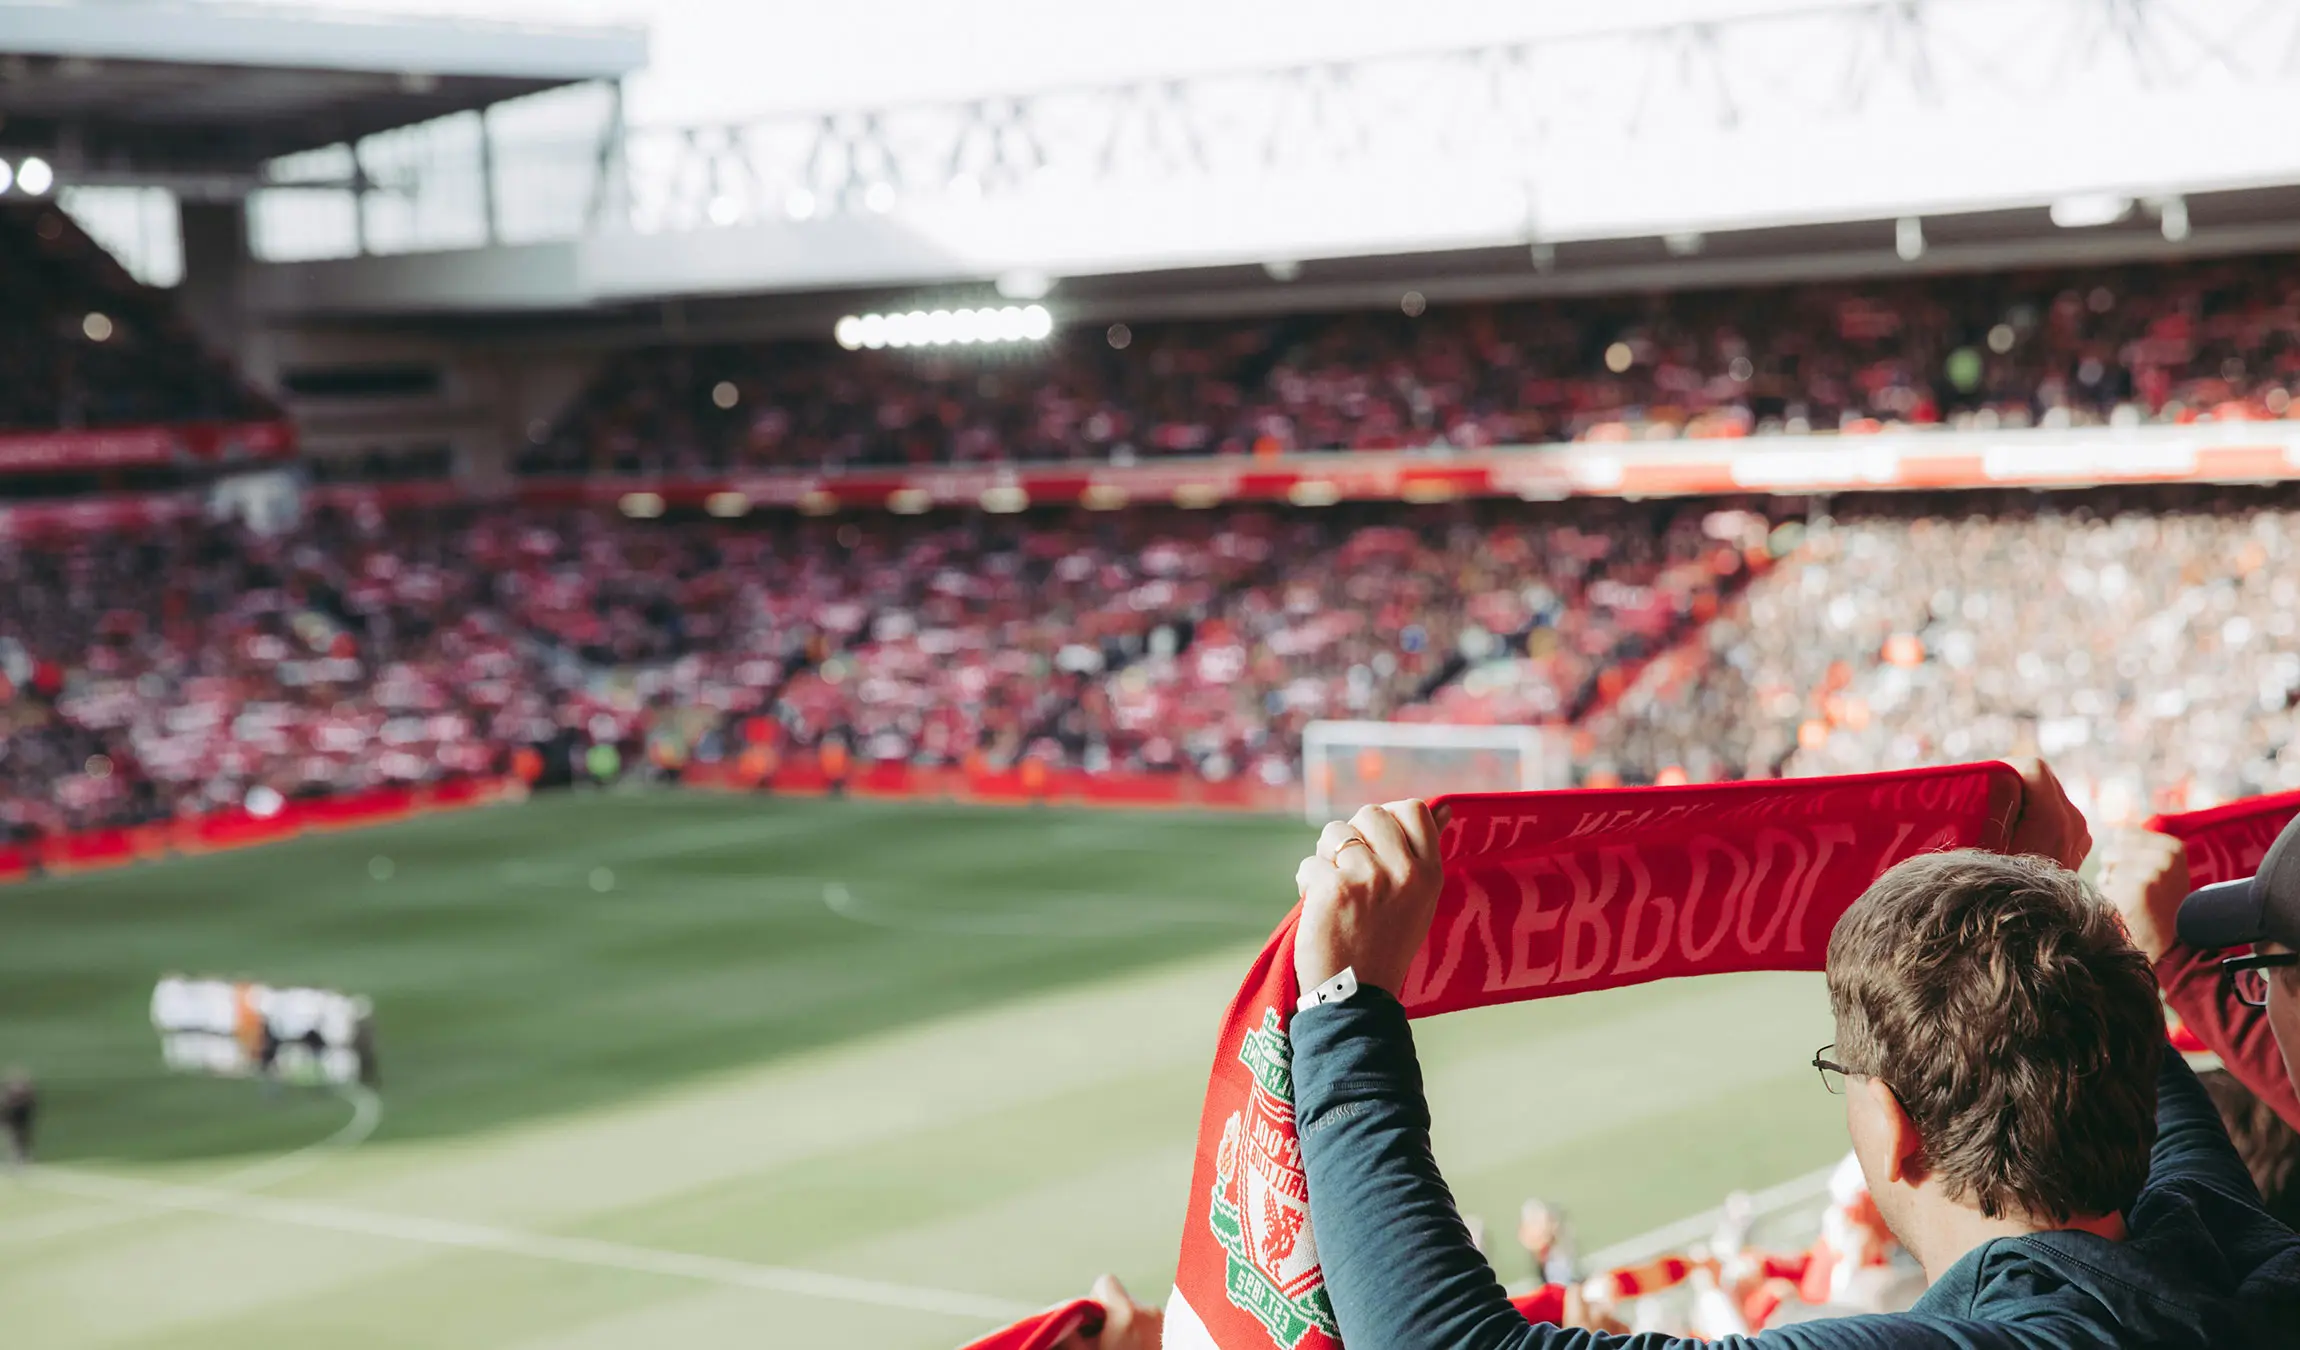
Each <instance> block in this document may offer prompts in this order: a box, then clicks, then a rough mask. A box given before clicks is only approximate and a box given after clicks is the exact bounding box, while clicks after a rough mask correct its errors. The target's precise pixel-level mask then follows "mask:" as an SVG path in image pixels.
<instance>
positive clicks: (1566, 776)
mask: <svg viewBox="0 0 2300 1350" xmlns="http://www.w3.org/2000/svg"><path fill="white" fill-rule="evenodd" d="M1570 771H1571V764H1570V756H1569V755H1568V753H1567V750H1566V743H1565V738H1564V734H1563V733H1562V732H1560V731H1559V730H1558V729H1556V728H1554V727H1518V726H1507V727H1497V726H1482V727H1480V726H1446V725H1439V724H1435V723H1429V722H1312V723H1310V724H1309V725H1308V726H1306V727H1304V728H1302V809H1303V814H1305V815H1306V816H1307V817H1308V818H1309V821H1310V823H1311V824H1312V825H1323V824H1325V823H1326V822H1327V821H1329V820H1340V819H1343V818H1345V817H1347V816H1348V815H1349V814H1350V813H1351V812H1352V811H1355V810H1357V809H1358V808H1359V807H1361V806H1364V805H1367V804H1368V803H1375V802H1388V801H1396V800H1398V799H1399V798H1401V797H1435V796H1437V795H1439V794H1440V793H1446V792H1524V791H1532V790H1535V789H1539V788H1553V787H1564V786H1567V785H1568V784H1569V783H1570V782H1571V772H1570Z"/></svg>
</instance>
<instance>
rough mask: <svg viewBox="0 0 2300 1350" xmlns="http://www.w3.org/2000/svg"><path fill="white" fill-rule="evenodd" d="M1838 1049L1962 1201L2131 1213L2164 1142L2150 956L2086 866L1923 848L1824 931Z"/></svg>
mask: <svg viewBox="0 0 2300 1350" xmlns="http://www.w3.org/2000/svg"><path fill="white" fill-rule="evenodd" d="M1829 1004H1830V1006H1831V1008H1832V1009H1833V1010H1834V1011H1835V1012H1836V1015H1837V1056H1836V1057H1837V1058H1838V1059H1839V1060H1840V1061H1841V1062H1842V1063H1844V1064H1845V1065H1846V1066H1847V1067H1848V1068H1850V1069H1852V1070H1854V1071H1855V1072H1858V1073H1863V1074H1868V1075H1871V1076H1873V1077H1875V1078H1877V1079H1879V1080H1880V1081H1882V1082H1883V1083H1884V1084H1885V1085H1886V1086H1887V1087H1889V1088H1891V1089H1892V1091H1893V1095H1894V1096H1895V1097H1896V1098H1898V1099H1899V1100H1900V1103H1901V1109H1902V1110H1904V1111H1906V1112H1907V1113H1908V1115H1909V1119H1910V1120H1911V1121H1913V1122H1914V1123H1915V1124H1916V1127H1917V1133H1918V1137H1919V1138H1920V1139H1921V1140H1922V1141H1923V1154H1922V1159H1921V1161H1922V1163H1923V1165H1924V1166H1925V1167H1926V1168H1927V1169H1928V1170H1930V1171H1932V1172H1933V1173H1935V1174H1936V1175H1938V1176H1939V1177H1940V1178H1941V1181H1942V1183H1943V1184H1944V1186H1945V1188H1946V1190H1947V1193H1948V1195H1949V1196H1950V1198H1952V1199H1955V1200H1957V1201H1960V1202H1962V1203H1965V1204H1969V1205H1972V1206H1973V1207H1975V1208H1977V1209H1979V1210H1980V1212H1981V1213H1983V1214H1985V1215H1988V1216H1989V1217H1990V1218H1997V1217H2001V1216H2008V1215H2009V1216H2015V1217H2021V1218H2028V1219H2033V1220H2041V1221H2049V1222H2066V1221H2067V1220H2069V1219H2071V1218H2075V1217H2078V1216H2091V1215H2100V1214H2111V1213H2117V1212H2120V1211H2122V1210H2125V1209H2128V1208H2130V1207H2131V1205H2132V1202H2133V1201H2134V1199H2135V1198H2137V1197H2138V1196H2139V1194H2140V1187H2141V1184H2142V1183H2143V1182H2144V1181H2146V1180H2147V1177H2148V1158H2149V1150H2150V1148H2151V1147H2153V1146H2154V1144H2155V1142H2156V1073H2157V1068H2158V1064H2159V1057H2160V1056H2162V1055H2163V1054H2164V1014H2163V1011H2162V1009H2161V1008H2160V1006H2159V1005H2158V1003H2157V994H2156V979H2155V976H2154V975H2153V974H2152V973H2151V972H2150V970H2149V966H2148V959H2147V958H2146V957H2144V956H2142V955H2141V954H2140V952H2139V951H2137V950H2135V949H2134V947H2133V945H2132V943H2131V942H2130V941H2128V940H2127V939H2126V937H2125V934H2124V927H2123V925H2122V924H2120V923H2119V922H2118V921H2117V919H2116V916H2115V913H2114V911H2113V910H2111V909H2110V908H2109V907H2108V906H2107V905H2106V904H2105V903H2103V902H2102V901H2101V900H2099V899H2098V898H2097V897H2095V896H2094V895H2093V894H2092V893H2091V892H2090V891H2089V890H2087V889H2086V887H2085V885H2084V883H2083V882H2082V881H2080V880H2079V879H2078V878H2077V876H2076V874H2075V873H2073V872H2070V871H2068V870H2066V869H2064V868H2061V867H2058V866H2056V865H2054V864H2053V863H2050V862H2047V861H2045V860H2044V859H2042V858H2012V857H2004V856H2001V855H1998V854H1994V853H1979V852H1974V851H1971V850H1965V851H1960V852H1954V853H1934V854H1928V855H1925V856H1923V857H1918V858H1911V859H1909V860H1908V861H1907V862H1904V863H1902V864H1900V865H1899V866H1898V867H1895V868H1893V869H1892V870H1891V871H1889V872H1887V873H1885V874H1884V875H1883V876H1881V877H1879V878H1877V881H1876V884H1874V885H1872V886H1871V887H1869V889H1868V892H1867V893H1866V894H1864V895H1863V896H1862V897H1861V898H1860V899H1859V900H1858V901H1856V902H1855V903H1854V905H1853V907H1852V908H1851V909H1850V910H1848V911H1846V913H1845V917H1844V918H1843V919H1842V920H1841V921H1839V922H1838V924H1837V930H1836V932H1835V933H1833V934H1832V935H1831V936H1830V938H1829Z"/></svg>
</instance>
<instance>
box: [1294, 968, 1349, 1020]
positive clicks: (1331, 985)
mask: <svg viewBox="0 0 2300 1350" xmlns="http://www.w3.org/2000/svg"><path fill="white" fill-rule="evenodd" d="M1357 992H1358V972H1357V969H1356V968H1355V967H1344V968H1343V970H1342V973H1341V974H1339V975H1336V976H1335V977H1334V978H1332V979H1330V980H1328V981H1326V982H1325V983H1324V984H1321V985H1319V986H1318V987H1317V988H1315V989H1312V990H1311V991H1310V992H1308V993H1306V994H1304V995H1302V1001H1301V1002H1299V1003H1297V1004H1295V1005H1294V1011H1295V1012H1301V1011H1302V1010H1303V1009H1305V1008H1315V1007H1317V1006H1318V1005H1319V1004H1321V1003H1340V1002H1341V1001H1342V1000H1344V999H1346V998H1349V997H1350V996H1351V995H1353V994H1355V993H1357Z"/></svg>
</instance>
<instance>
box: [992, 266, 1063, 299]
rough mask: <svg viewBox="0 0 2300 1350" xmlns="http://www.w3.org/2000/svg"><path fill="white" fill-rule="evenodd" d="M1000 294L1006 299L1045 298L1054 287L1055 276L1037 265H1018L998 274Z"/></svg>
mask: <svg viewBox="0 0 2300 1350" xmlns="http://www.w3.org/2000/svg"><path fill="white" fill-rule="evenodd" d="M996 284H997V286H998V294H999V296H1000V298H1002V299H1006V300H1044V299H1045V298H1046V293H1047V292H1048V291H1051V290H1053V289H1054V278H1053V277H1050V276H1048V275H1047V274H1046V273H1044V272H1041V271H1039V270H1038V269H1037V268H1035V267H1016V268H1011V269H1009V270H1007V271H1004V272H1001V273H999V274H998V281H997V283H996Z"/></svg>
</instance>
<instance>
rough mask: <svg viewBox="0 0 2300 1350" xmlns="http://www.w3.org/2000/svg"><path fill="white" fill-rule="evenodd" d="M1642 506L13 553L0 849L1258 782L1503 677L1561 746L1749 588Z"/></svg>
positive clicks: (1274, 779) (170, 531)
mask: <svg viewBox="0 0 2300 1350" xmlns="http://www.w3.org/2000/svg"><path fill="white" fill-rule="evenodd" d="M1715 514H1716V513H1714V512H1707V511H1696V512H1690V513H1677V512H1671V511H1663V510H1656V509H1652V508H1645V507H1634V506H1630V505H1626V504H1578V505H1572V506H1568V505H1564V504H1560V505H1554V506H1547V507H1533V508H1529V507H1524V506H1516V505H1513V506H1511V507H1509V508H1507V509H1504V508H1502V507H1500V506H1497V505H1492V504H1486V505H1469V504H1455V505H1452V506H1448V507H1442V508H1431V507H1422V508H1412V507H1398V506H1387V507H1382V506H1369V507H1362V508H1359V507H1343V508H1337V509H1334V510H1331V511H1325V512H1308V511H1285V512H1278V511H1266V510H1260V509H1250V508H1249V509H1238V510H1231V511H1184V510H1179V509H1165V510H1138V511H1127V512H1118V513H1089V512H1077V513H1070V514H1063V513H1037V514H1033V515H1031V516H1027V517H1007V516H993V515H981V514H968V515H965V516H941V517H920V518H903V517H877V518H874V519H870V520H867V521H866V520H851V519H850V520H827V519H815V520H799V521H775V522H751V523H732V522H716V521H713V522H708V523H706V522H703V521H672V522H642V521H631V520H625V519H622V518H620V517H616V516H608V515H603V514H599V513H595V512H588V511H564V512H559V511H549V510H541V509H534V510H528V509H513V508H494V509H476V508H461V509H456V510H448V511H433V512H401V513H391V514H386V513H383V512H381V511H377V510H372V509H370V510H364V511H354V512H348V513H346V512H340V511H333V510H328V511H320V512H315V513H313V514H311V515H309V516H307V517H306V518H304V519H303V520H302V521H301V522H300V523H298V524H296V525H295V526H294V527H293V528H291V529H288V530H286V531H285V532H282V533H276V534H272V535H264V534H259V533H257V532H254V531H252V530H250V529H247V528H245V527H244V526H242V525H239V524H237V523H230V522H224V523H199V524H179V525H173V526H163V527H156V528H154V529H152V530H150V531H147V532H146V533H145V534H143V535H142V536H140V537H137V538H134V539H128V540H121V539H118V538H115V537H106V536H100V535H81V536H67V537H58V538H50V539H45V540H27V541H19V542H16V543H12V544H0V596H4V598H0V619H4V622H0V829H5V830H7V831H8V832H9V833H13V834H27V833H46V832H55V831H61V830H68V829H76V828H85V827H89V826H94V825H103V824H118V823H132V822H141V821H147V820H153V819H160V818H166V817H172V816H177V815H182V814H189V813H195V812H207V811H215V810H224V809H230V808H234V807H237V806H240V805H242V804H244V803H245V802H247V801H249V800H250V794H251V793H255V792H257V791H258V790H259V789H260V790H262V791H263V792H265V793H269V794H274V795H273V799H274V800H282V799H286V798H292V797H297V796H304V795H315V794H324V793H334V792H343V791H347V790H354V789H359V788H365V787H372V786H378V785H385V784H400V783H419V782H427V781H432V780H434V779H438V778H441V777H448V776H455V775H464V774H483V773H494V772H503V771H505V770H506V769H507V767H508V766H509V765H510V764H511V763H512V760H513V757H514V756H515V755H517V754H518V753H519V752H521V751H522V750H525V751H533V752H536V753H538V754H541V753H545V752H549V753H551V754H554V755H556V756H557V758H558V761H559V762H561V763H578V764H589V763H597V762H599V761H594V760H592V759H591V758H590V757H589V754H588V752H589V750H590V749H592V748H594V747H606V748H608V749H610V750H611V751H612V757H611V758H610V759H609V760H607V761H605V763H608V764H614V765H620V764H624V763H628V764H631V765H633V766H635V767H644V768H645V769H647V770H649V771H660V772H669V773H676V772H678V771H679V770H681V769H682V768H683V767H684V766H685V765H686V764H688V763H690V762H692V761H694V760H696V759H698V758H700V759H706V760H708V759H726V758H732V757H734V756H736V755H738V754H740V753H742V752H743V751H744V750H746V749H750V748H753V747H763V748H764V749H765V750H766V751H767V752H768V753H770V754H772V755H776V756H780V755H784V754H788V753H790V752H792V751H794V750H796V751H813V752H822V753H825V754H830V755H836V756H837V757H838V758H839V759H840V760H841V761H844V762H850V763H857V764H860V763H867V762H871V761H898V762H903V763H910V764H920V765H941V766H987V767H994V768H995V767H1008V766H1013V765H1016V764H1019V763H1022V762H1024V761H1026V760H1036V761H1038V762H1040V763H1042V764H1045V765H1047V766H1049V767H1061V768H1079V769H1084V770H1087V771H1089V772H1097V771H1106V770H1110V769H1123V770H1130V771H1135V772H1182V773H1191V774H1196V775H1198V776H1201V777H1205V778H1209V779H1225V778H1230V777H1233V776H1236V775H1241V774H1253V775H1256V776H1257V777H1258V778H1259V780H1260V781H1262V782H1265V783H1270V784H1276V785H1282V784H1286V783H1289V782H1292V781H1293V778H1294V775H1295V774H1296V773H1297V772H1298V760H1299V753H1300V730H1301V727H1302V725H1303V724H1304V723H1305V722H1307V721H1309V720H1311V719H1314V718H1320V717H1352V718H1382V717H1388V716H1392V715H1398V714H1401V713H1403V712H1407V711H1410V710H1411V707H1412V705H1414V704H1415V703H1416V701H1417V700H1422V699H1425V698H1426V697H1428V696H1429V695H1430V694H1432V693H1433V691H1442V690H1444V689H1446V688H1448V687H1450V686H1451V685H1452V684H1455V683H1458V682H1459V677H1461V676H1462V675H1463V674H1464V672H1467V671H1475V670H1478V669H1480V668H1484V667H1488V666H1494V667H1501V668H1506V669H1508V670H1510V671H1511V672H1512V674H1511V676H1510V686H1511V687H1512V688H1513V689H1514V690H1516V691H1517V692H1516V693H1515V694H1514V695H1513V697H1514V698H1515V699H1516V700H1517V701H1516V702H1514V703H1508V704H1504V705H1497V706H1502V707H1506V708H1507V709H1508V710H1509V711H1511V713H1512V715H1516V714H1519V713H1524V714H1525V715H1531V716H1536V717H1538V718H1540V719H1541V720H1545V721H1552V722H1556V721H1562V720H1564V719H1565V718H1567V717H1569V716H1571V715H1572V714H1573V713H1574V712H1575V711H1576V710H1578V709H1580V708H1582V707H1584V706H1586V705H1587V704H1588V703H1589V702H1590V701H1591V699H1592V698H1594V697H1595V696H1596V694H1595V690H1596V687H1597V686H1598V684H1599V683H1600V680H1601V677H1602V675H1603V673H1604V672H1606V671H1610V670H1614V669H1616V668H1617V667H1619V666H1620V665H1622V664H1623V663H1628V662H1634V661H1635V660H1637V659H1638V658H1640V657H1642V656H1643V655H1644V654H1645V653H1646V651H1647V650H1648V649H1649V648H1650V646H1651V645H1652V644H1654V643H1656V642H1658V641H1661V640H1663V639H1664V638H1665V637H1666V636H1667V634H1668V633H1669V632H1670V631H1672V630H1673V629H1675V628H1678V627H1683V626H1687V625H1690V624H1692V623H1695V622H1697V621H1698V620H1699V619H1701V618H1705V617H1707V615H1708V614H1709V613H1711V612H1713V611H1714V609H1715V608H1716V607H1717V605H1718V604H1719V602H1720V597H1721V596H1723V595H1725V594H1726V593H1728V592H1729V590H1730V588H1731V587H1733V586H1735V585H1737V584H1738V583H1739V581H1740V580H1741V578H1742V577H1743V576H1744V575H1745V568H1744V565H1743V561H1742V556H1741V552H1740V550H1739V548H1738V547H1737V546H1735V545H1733V544H1730V543H1727V542H1723V541H1721V540H1719V539H1718V538H1715V537H1713V533H1712V532H1705V530H1704V529H1703V527H1702V522H1703V521H1705V520H1709V519H1710V518H1711V517H1713V516H1714V515H1715Z"/></svg>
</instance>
